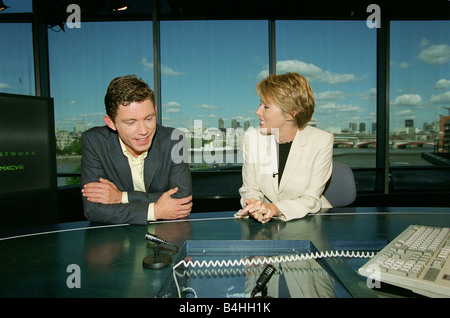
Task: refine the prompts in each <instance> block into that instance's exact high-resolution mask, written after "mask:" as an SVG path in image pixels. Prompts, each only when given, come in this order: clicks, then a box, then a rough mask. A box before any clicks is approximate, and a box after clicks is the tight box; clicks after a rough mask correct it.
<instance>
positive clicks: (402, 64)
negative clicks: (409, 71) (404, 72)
mask: <svg viewBox="0 0 450 318" xmlns="http://www.w3.org/2000/svg"><path fill="white" fill-rule="evenodd" d="M410 66H411V63H408V62H401V63H400V65H399V68H402V69H406V68H408V67H410Z"/></svg>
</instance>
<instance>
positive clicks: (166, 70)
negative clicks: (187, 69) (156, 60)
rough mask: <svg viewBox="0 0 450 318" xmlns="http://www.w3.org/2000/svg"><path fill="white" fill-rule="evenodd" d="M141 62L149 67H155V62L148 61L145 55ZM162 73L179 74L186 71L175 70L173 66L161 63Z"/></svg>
mask: <svg viewBox="0 0 450 318" xmlns="http://www.w3.org/2000/svg"><path fill="white" fill-rule="evenodd" d="M141 64H142V65H143V66H144V67H146V68H148V69H151V70H152V69H153V63H151V62H147V59H146V58H145V57H144V58H142V60H141ZM161 73H162V74H163V75H167V76H179V75H183V74H184V72H178V71H175V70H174V69H172V68H171V67H169V66H167V65H164V64H161Z"/></svg>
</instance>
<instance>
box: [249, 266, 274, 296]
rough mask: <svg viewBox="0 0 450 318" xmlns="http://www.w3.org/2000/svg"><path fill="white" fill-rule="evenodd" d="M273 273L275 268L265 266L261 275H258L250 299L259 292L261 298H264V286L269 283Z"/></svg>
mask: <svg viewBox="0 0 450 318" xmlns="http://www.w3.org/2000/svg"><path fill="white" fill-rule="evenodd" d="M273 273H275V267H274V266H273V265H271V264H267V266H266V267H265V268H264V270H263V271H262V273H261V274H260V275H259V277H258V279H257V280H256V286H255V288H254V289H253V291H252V295H251V298H253V297H255V295H256V294H257V293H258V292H261V294H262V296H263V297H265V295H266V294H267V287H266V284H267V283H268V282H269V280H270V278H271V277H272V275H273Z"/></svg>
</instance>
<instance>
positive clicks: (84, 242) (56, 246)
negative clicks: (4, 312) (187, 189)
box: [0, 208, 450, 297]
mask: <svg viewBox="0 0 450 318" xmlns="http://www.w3.org/2000/svg"><path fill="white" fill-rule="evenodd" d="M411 224H424V225H431V226H440V227H450V208H341V209H332V210H329V211H327V212H326V213H318V214H315V215H309V216H307V217H306V218H304V219H299V220H293V221H290V222H287V223H286V222H281V221H277V220H272V221H271V222H269V223H267V224H260V223H258V222H256V221H255V220H253V219H234V218H233V212H216V213H197V214H191V216H190V217H189V219H186V220H180V221H166V222H155V223H154V224H150V225H148V226H137V225H115V226H111V225H100V224H92V223H89V222H76V223H65V224H58V225H54V226H48V227H45V228H40V229H34V230H33V231H30V230H28V231H25V230H22V231H15V233H12V232H9V233H0V251H1V253H0V286H1V287H0V297H155V296H156V295H157V293H158V291H159V290H160V288H161V286H162V284H163V283H164V280H165V279H166V277H167V275H169V274H171V267H167V268H164V269H161V270H149V269H145V268H143V266H142V260H143V259H144V258H145V256H147V255H149V254H151V253H152V248H151V245H152V243H148V242H147V241H146V240H145V239H144V235H145V234H146V233H147V231H149V232H151V233H154V234H156V235H158V236H159V237H161V238H164V239H165V240H167V241H170V242H172V243H175V244H177V245H178V246H180V247H181V246H182V245H183V243H184V242H185V241H186V240H309V241H311V242H312V243H313V244H314V245H315V246H316V247H317V248H318V249H319V250H323V251H325V250H330V248H332V247H331V246H330V242H333V241H340V242H350V243H351V244H355V246H357V245H358V244H359V242H364V241H389V240H391V239H393V238H395V237H396V236H397V235H398V234H400V233H401V232H402V231H403V230H404V229H405V228H406V227H407V226H408V225H411ZM174 259H175V256H174ZM71 264H76V265H78V266H79V268H80V274H81V275H80V282H81V288H68V287H67V284H66V281H67V279H68V277H69V275H70V274H71V273H72V271H69V272H68V271H67V268H68V266H69V265H71ZM337 272H338V273H337V274H338V276H341V275H342V277H340V278H342V279H343V280H344V281H347V283H348V284H349V286H347V287H348V288H350V289H352V288H356V289H358V291H359V292H358V293H357V296H360V297H371V296H372V291H371V290H369V289H368V288H367V290H363V289H364V285H365V284H364V282H363V281H362V279H361V278H359V277H358V276H357V274H356V272H354V271H348V270H343V271H342V272H341V273H339V270H337ZM361 284H362V285H361ZM361 288H362V289H361ZM361 290H362V292H361Z"/></svg>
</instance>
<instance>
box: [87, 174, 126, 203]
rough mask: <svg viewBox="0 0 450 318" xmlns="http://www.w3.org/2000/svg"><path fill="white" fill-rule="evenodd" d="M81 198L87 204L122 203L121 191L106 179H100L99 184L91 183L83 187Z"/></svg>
mask: <svg viewBox="0 0 450 318" xmlns="http://www.w3.org/2000/svg"><path fill="white" fill-rule="evenodd" d="M81 192H82V193H83V196H84V197H86V199H87V200H88V201H89V202H95V203H102V204H114V203H122V191H120V190H119V189H117V187H116V185H115V184H114V183H112V182H111V181H109V180H107V179H103V178H100V179H99V182H91V183H87V184H85V185H84V188H83V189H82V190H81Z"/></svg>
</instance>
